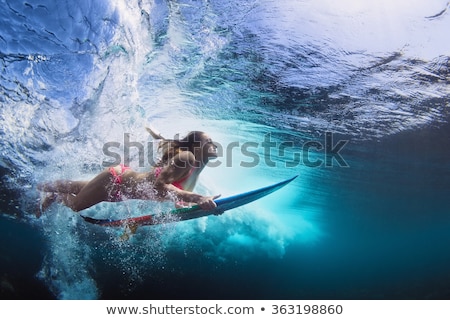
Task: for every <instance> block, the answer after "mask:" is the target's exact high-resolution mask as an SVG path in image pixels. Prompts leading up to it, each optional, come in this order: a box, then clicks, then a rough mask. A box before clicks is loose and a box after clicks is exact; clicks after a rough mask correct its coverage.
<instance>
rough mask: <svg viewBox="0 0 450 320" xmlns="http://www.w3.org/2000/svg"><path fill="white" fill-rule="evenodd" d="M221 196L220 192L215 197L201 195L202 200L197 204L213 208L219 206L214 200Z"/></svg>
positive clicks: (207, 208)
mask: <svg viewBox="0 0 450 320" xmlns="http://www.w3.org/2000/svg"><path fill="white" fill-rule="evenodd" d="M219 197H220V194H219V195H216V196H213V197H201V198H200V200H199V201H198V202H197V204H198V205H199V206H200V208H202V209H203V210H213V209H215V208H216V207H217V204H216V203H215V202H214V200H215V199H217V198H219Z"/></svg>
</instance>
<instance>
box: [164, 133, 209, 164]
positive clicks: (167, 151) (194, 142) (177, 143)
mask: <svg viewBox="0 0 450 320" xmlns="http://www.w3.org/2000/svg"><path fill="white" fill-rule="evenodd" d="M159 149H160V150H161V153H162V158H161V162H162V163H163V164H165V163H167V162H168V161H169V159H171V158H172V157H174V156H175V155H177V154H178V153H180V152H181V151H190V152H192V154H193V155H194V156H195V159H196V160H197V161H200V162H202V163H204V164H206V162H208V160H209V159H210V158H215V157H217V150H216V149H217V147H216V145H214V143H213V142H212V140H211V138H210V137H209V136H208V135H207V134H206V133H205V132H202V131H191V132H189V133H188V134H187V135H186V136H185V137H184V138H181V139H173V140H171V139H165V140H163V141H162V142H161V143H160V145H159Z"/></svg>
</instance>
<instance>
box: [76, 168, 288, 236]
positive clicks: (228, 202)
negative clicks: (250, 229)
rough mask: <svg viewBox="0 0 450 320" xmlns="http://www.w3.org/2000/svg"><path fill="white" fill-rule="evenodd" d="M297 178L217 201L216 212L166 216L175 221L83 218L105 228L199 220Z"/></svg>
mask: <svg viewBox="0 0 450 320" xmlns="http://www.w3.org/2000/svg"><path fill="white" fill-rule="evenodd" d="M295 178H297V176H295V177H292V178H290V179H287V180H285V181H281V182H279V183H276V184H273V185H270V186H267V187H264V188H260V189H256V190H252V191H248V192H245V193H240V194H237V195H234V196H231V197H227V198H222V199H216V200H214V202H215V203H216V205H217V207H216V208H215V209H214V210H203V209H201V208H200V206H198V205H195V206H192V207H190V208H180V209H174V210H171V211H169V212H167V213H165V214H163V216H164V215H172V216H174V219H172V220H170V221H167V219H160V217H161V215H155V214H149V215H145V216H139V217H132V218H125V219H118V220H112V219H94V218H90V217H86V216H81V217H82V218H83V219H84V220H85V221H87V222H89V223H93V224H96V225H100V226H105V227H123V226H151V225H157V224H162V223H167V222H178V221H184V220H191V219H197V218H201V217H205V216H209V215H212V214H222V213H223V212H225V211H227V210H230V209H234V208H237V207H240V206H243V205H246V204H248V203H250V202H253V201H256V200H258V199H261V198H262V197H265V196H267V195H269V194H271V193H272V192H275V191H277V190H279V189H281V188H283V187H284V186H285V185H287V184H288V183H289V182H291V181H292V180H294V179H295Z"/></svg>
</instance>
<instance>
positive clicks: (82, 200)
mask: <svg viewBox="0 0 450 320" xmlns="http://www.w3.org/2000/svg"><path fill="white" fill-rule="evenodd" d="M112 183H113V178H112V176H111V173H109V171H107V170H105V171H103V172H102V173H100V174H99V175H97V176H96V177H95V178H94V179H92V180H91V181H70V180H58V181H55V182H50V183H44V184H41V185H39V186H38V189H39V190H41V191H44V192H50V193H51V194H50V195H48V196H47V197H46V198H45V199H44V200H43V201H42V211H45V210H46V209H47V208H48V207H49V206H50V205H51V204H52V203H53V202H55V201H58V202H62V203H63V204H64V205H66V206H67V207H69V208H70V209H72V210H73V211H75V212H78V211H81V210H84V209H87V208H89V207H91V206H93V205H95V204H97V203H100V202H102V201H107V200H109V193H110V190H111V188H112V187H113V186H112Z"/></svg>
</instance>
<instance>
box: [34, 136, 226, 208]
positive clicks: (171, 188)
mask: <svg viewBox="0 0 450 320" xmlns="http://www.w3.org/2000/svg"><path fill="white" fill-rule="evenodd" d="M148 130H149V131H150V133H151V134H152V135H153V136H154V137H155V136H157V137H158V138H160V139H163V138H162V137H161V136H160V135H158V134H156V133H154V132H153V131H152V130H151V129H148ZM159 150H161V152H162V158H161V161H160V162H159V163H158V164H157V165H156V166H155V167H154V168H153V169H152V170H151V171H150V172H145V173H139V172H136V171H133V170H131V169H130V168H129V167H126V166H124V165H118V166H115V167H110V168H108V169H106V170H104V171H103V172H101V173H100V174H98V175H97V176H96V177H94V178H93V179H92V180H90V181H71V180H57V181H54V182H46V183H42V184H39V185H38V186H37V188H38V190H40V191H43V192H47V193H48V194H47V195H46V197H44V199H43V200H42V202H41V204H40V210H39V212H38V214H37V215H38V216H40V214H41V212H44V211H45V210H46V209H47V208H48V207H49V206H50V205H51V204H52V203H54V202H60V203H62V204H64V205H66V206H67V207H69V208H71V209H72V210H73V211H75V212H79V211H81V210H84V209H87V208H89V207H91V206H93V205H95V204H97V203H100V202H103V201H107V202H119V201H124V200H127V199H141V200H156V201H164V200H173V201H175V202H176V203H177V206H180V203H181V205H183V203H185V202H187V203H189V204H198V205H199V206H200V207H201V208H202V209H205V210H211V209H214V208H215V207H216V203H215V202H214V199H217V198H218V197H220V195H217V196H202V195H200V194H196V193H193V192H192V190H193V189H194V187H195V184H196V182H197V179H198V177H199V175H200V173H201V172H202V170H203V169H204V168H205V166H206V164H207V163H208V161H209V159H211V158H216V157H217V146H216V145H214V143H213V142H212V140H211V138H210V137H209V136H208V135H207V134H206V133H204V132H201V131H192V132H190V133H189V134H188V135H187V136H186V137H184V138H182V139H179V140H178V139H174V140H168V139H163V140H162V141H161V143H160V145H159ZM177 201H178V202H177Z"/></svg>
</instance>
